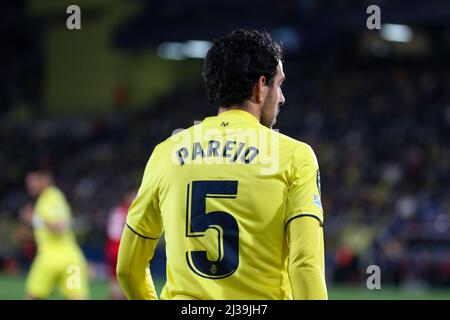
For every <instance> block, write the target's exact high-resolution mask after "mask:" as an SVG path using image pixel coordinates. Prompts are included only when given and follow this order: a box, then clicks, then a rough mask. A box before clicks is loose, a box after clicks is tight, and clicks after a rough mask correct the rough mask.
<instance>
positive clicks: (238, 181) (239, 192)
mask: <svg viewBox="0 0 450 320" xmlns="http://www.w3.org/2000/svg"><path fill="white" fill-rule="evenodd" d="M203 78H204V83H205V87H206V91H207V96H208V100H209V102H210V103H211V104H212V105H214V106H216V107H217V108H218V115H217V116H212V117H207V118H205V119H204V120H203V121H202V122H201V123H198V124H196V125H194V126H192V127H190V128H188V129H186V130H182V131H180V132H178V133H176V134H174V135H173V136H171V137H170V138H168V139H167V140H165V141H164V142H162V143H160V144H158V145H157V146H156V147H155V149H154V150H153V152H152V154H151V156H150V159H149V161H148V163H147V166H146V168H145V171H144V175H143V179H142V183H141V186H140V188H139V192H138V195H137V197H136V199H135V200H134V201H133V203H132V205H131V207H130V209H129V212H128V217H127V222H126V225H125V228H124V230H123V233H122V238H121V244H120V248H119V257H118V266H117V276H118V280H119V282H120V284H121V286H122V288H123V289H124V292H125V294H126V296H127V297H128V298H129V299H157V298H158V296H157V293H156V291H155V287H154V284H153V281H152V277H151V272H150V269H149V261H150V260H151V259H152V257H153V255H154V251H155V247H156V244H157V242H158V239H159V238H160V236H161V234H162V233H163V231H164V232H165V241H166V255H167V270H166V272H167V282H166V284H165V286H164V288H163V289H162V292H161V297H160V298H161V299H214V300H215V299H220V300H229V299H277V300H278V299H327V288H326V282H325V276H324V274H325V266H324V237H323V221H324V220H323V210H322V205H321V198H320V174H319V166H318V162H317V159H316V156H315V154H314V152H313V150H312V149H311V147H310V146H309V145H307V144H305V143H303V142H300V141H297V140H295V139H293V138H290V137H288V136H285V135H283V134H280V133H279V132H277V131H276V130H273V129H272V126H273V125H274V124H275V121H276V118H277V115H278V113H279V111H280V107H282V106H283V105H284V103H285V98H284V96H283V93H282V90H281V85H282V82H283V80H284V78H285V74H284V71H283V63H282V47H281V44H279V43H277V42H275V41H273V40H272V38H271V36H270V35H269V34H268V33H266V32H258V31H248V30H236V31H234V32H232V33H231V34H229V35H227V36H225V37H221V38H219V39H216V40H215V41H214V43H213V46H212V47H211V49H210V50H209V51H208V54H207V56H206V59H205V61H204V66H203Z"/></svg>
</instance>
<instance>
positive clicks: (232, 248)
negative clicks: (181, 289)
mask: <svg viewBox="0 0 450 320" xmlns="http://www.w3.org/2000/svg"><path fill="white" fill-rule="evenodd" d="M190 187H191V188H192V191H191V194H189V189H190ZM237 190H238V182H237V181H231V180H207V181H193V182H192V183H191V184H189V185H188V188H187V198H186V237H188V238H197V237H204V236H205V233H206V231H207V230H208V229H214V230H215V231H216V232H217V248H218V255H217V256H218V258H217V260H215V261H211V260H209V259H208V254H207V251H205V250H192V251H187V252H186V261H187V264H188V266H189V268H190V269H191V270H192V271H193V272H194V273H195V274H197V275H199V276H200V277H204V278H208V279H222V278H226V277H228V276H230V275H231V274H233V273H234V272H235V271H236V270H237V268H238V266H239V228H238V224H237V221H236V219H234V217H233V216H232V215H231V214H230V213H228V212H224V211H213V212H206V199H207V198H223V199H236V197H237Z"/></svg>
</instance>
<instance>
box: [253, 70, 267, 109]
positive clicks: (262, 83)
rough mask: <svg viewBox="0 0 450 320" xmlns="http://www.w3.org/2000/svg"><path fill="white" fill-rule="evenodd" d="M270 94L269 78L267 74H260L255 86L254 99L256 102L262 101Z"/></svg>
mask: <svg viewBox="0 0 450 320" xmlns="http://www.w3.org/2000/svg"><path fill="white" fill-rule="evenodd" d="M268 94H269V87H268V85H267V78H266V77H265V76H260V77H259V78H258V81H256V83H255V85H254V86H253V97H252V98H253V99H254V102H255V103H261V102H263V101H264V100H265V99H266V98H267V95H268Z"/></svg>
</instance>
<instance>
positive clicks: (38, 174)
mask: <svg viewBox="0 0 450 320" xmlns="http://www.w3.org/2000/svg"><path fill="white" fill-rule="evenodd" d="M25 183H26V187H27V190H28V193H29V194H30V196H32V197H33V198H35V203H34V205H32V204H28V205H26V206H25V207H24V208H23V209H22V212H21V217H22V219H23V220H28V221H29V222H31V223H32V226H33V230H34V237H35V241H36V245H37V253H36V256H35V258H34V261H33V264H32V266H31V269H30V271H29V274H28V277H27V281H26V294H27V298H29V299H46V298H48V297H49V295H50V294H51V293H52V291H53V289H54V288H55V287H56V286H58V287H59V291H60V293H61V294H62V295H63V297H64V298H66V299H87V298H88V295H89V288H88V274H87V272H88V270H87V264H86V260H85V257H84V255H83V253H82V251H81V249H80V247H79V246H78V244H77V242H76V240H75V236H74V234H73V232H72V228H71V209H70V206H69V204H68V202H67V200H66V198H65V196H64V194H63V193H62V192H61V190H60V189H58V188H57V187H56V186H55V185H54V181H53V175H52V173H50V172H49V171H47V170H42V169H37V170H33V171H30V172H29V173H28V174H27V175H26V178H25Z"/></svg>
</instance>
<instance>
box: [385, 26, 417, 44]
mask: <svg viewBox="0 0 450 320" xmlns="http://www.w3.org/2000/svg"><path fill="white" fill-rule="evenodd" d="M380 36H381V38H382V39H384V40H386V41H393V42H410V41H411V40H412V38H413V31H412V30H411V28H410V27H408V26H406V25H401V24H390V23H386V24H383V25H381V30H380Z"/></svg>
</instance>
